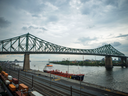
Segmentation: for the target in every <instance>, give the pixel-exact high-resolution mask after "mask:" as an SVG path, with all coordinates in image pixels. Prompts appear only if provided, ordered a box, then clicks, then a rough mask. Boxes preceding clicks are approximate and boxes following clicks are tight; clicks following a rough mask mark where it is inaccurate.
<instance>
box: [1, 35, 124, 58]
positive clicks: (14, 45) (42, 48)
mask: <svg viewBox="0 0 128 96" xmlns="http://www.w3.org/2000/svg"><path fill="white" fill-rule="evenodd" d="M26 53H28V54H79V55H99V56H112V57H126V56H125V55H124V54H123V53H121V52H120V51H118V50H117V49H115V48H114V47H113V46H111V45H110V44H108V45H104V46H101V47H99V48H95V49H75V48H68V47H64V46H60V45H56V44H53V43H51V42H47V41H45V40H42V39H40V38H38V37H36V36H34V35H32V34H29V33H27V34H24V35H21V36H17V37H14V38H10V39H6V40H1V41H0V54H26Z"/></svg>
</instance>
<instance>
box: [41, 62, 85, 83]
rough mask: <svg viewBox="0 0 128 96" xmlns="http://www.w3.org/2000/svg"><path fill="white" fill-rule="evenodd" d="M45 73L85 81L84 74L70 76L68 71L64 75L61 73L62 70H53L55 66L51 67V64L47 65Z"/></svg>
mask: <svg viewBox="0 0 128 96" xmlns="http://www.w3.org/2000/svg"><path fill="white" fill-rule="evenodd" d="M43 71H44V72H46V73H51V74H54V75H58V76H62V77H66V78H71V79H75V80H79V81H83V79H84V74H70V73H68V72H67V71H66V73H64V72H62V71H61V72H60V70H53V65H50V64H46V66H45V67H44V70H43Z"/></svg>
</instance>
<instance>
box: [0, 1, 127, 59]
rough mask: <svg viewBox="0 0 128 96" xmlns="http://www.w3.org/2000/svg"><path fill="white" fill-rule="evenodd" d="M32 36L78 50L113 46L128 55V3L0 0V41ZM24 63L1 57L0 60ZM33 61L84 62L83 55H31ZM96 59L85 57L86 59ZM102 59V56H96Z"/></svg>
mask: <svg viewBox="0 0 128 96" xmlns="http://www.w3.org/2000/svg"><path fill="white" fill-rule="evenodd" d="M28 32H29V33H30V34H33V35H35V36H36V37H39V38H41V39H43V40H46V41H49V42H52V43H55V44H57V45H62V46H65V47H71V48H79V49H93V48H97V47H100V46H103V45H105V44H111V45H112V46H113V47H115V48H116V49H117V50H119V51H120V52H122V53H124V54H125V55H126V56H128V0H0V40H4V39H8V38H11V37H15V36H19V35H22V34H26V33H28ZM15 58H16V59H18V60H23V55H8V56H6V55H1V56H0V60H14V59H15ZM30 58H31V60H34V61H35V60H37V61H38V60H39V61H40V60H48V59H51V60H62V59H63V58H65V59H67V58H70V59H71V60H75V59H76V60H79V59H82V55H79V56H77V55H75V56H73V55H31V56H30ZM88 58H89V59H91V58H92V59H94V58H95V56H85V59H88ZM97 58H99V57H97Z"/></svg>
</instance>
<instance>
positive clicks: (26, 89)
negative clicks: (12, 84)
mask: <svg viewBox="0 0 128 96" xmlns="http://www.w3.org/2000/svg"><path fill="white" fill-rule="evenodd" d="M19 90H22V91H23V92H28V86H26V85H24V84H19ZM24 95H25V96H28V93H24Z"/></svg>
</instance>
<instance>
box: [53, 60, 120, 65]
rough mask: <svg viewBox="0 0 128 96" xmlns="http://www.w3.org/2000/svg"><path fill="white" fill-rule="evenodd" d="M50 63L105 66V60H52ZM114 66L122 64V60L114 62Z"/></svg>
mask: <svg viewBox="0 0 128 96" xmlns="http://www.w3.org/2000/svg"><path fill="white" fill-rule="evenodd" d="M50 63H53V64H60V65H77V66H78V65H79V66H105V62H100V61H93V62H92V61H84V62H83V61H77V62H76V61H75V62H74V61H58V62H55V61H51V62H50ZM113 66H120V62H119V63H115V62H113Z"/></svg>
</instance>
